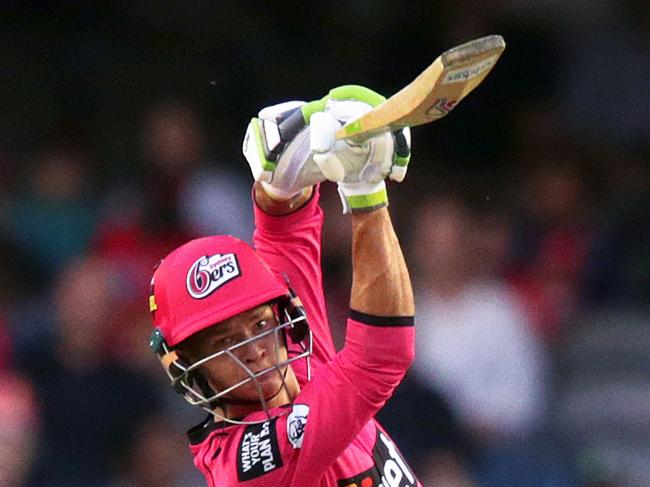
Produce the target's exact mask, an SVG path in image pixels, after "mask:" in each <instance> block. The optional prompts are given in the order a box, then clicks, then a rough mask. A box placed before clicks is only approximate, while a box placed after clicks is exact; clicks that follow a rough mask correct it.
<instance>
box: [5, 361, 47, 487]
mask: <svg viewBox="0 0 650 487" xmlns="http://www.w3.org/2000/svg"><path fill="white" fill-rule="evenodd" d="M0 411H2V414H0V486H2V487H27V486H32V485H33V486H34V487H36V486H37V485H38V484H31V483H27V478H28V476H29V473H30V469H31V466H32V462H33V460H34V457H35V454H36V453H37V451H38V444H39V412H38V406H37V401H36V396H35V394H34V390H33V387H32V384H31V383H30V382H29V381H28V380H27V379H26V378H25V377H21V376H20V375H17V374H15V373H13V372H11V371H9V370H7V369H5V370H2V367H0Z"/></svg>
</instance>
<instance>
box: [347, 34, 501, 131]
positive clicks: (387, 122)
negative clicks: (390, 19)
mask: <svg viewBox="0 0 650 487" xmlns="http://www.w3.org/2000/svg"><path fill="white" fill-rule="evenodd" d="M505 48H506V43H505V41H504V40H503V37H501V36H500V35H491V36H487V37H481V38H480V39H475V40H473V41H470V42H467V43H465V44H461V45H460V46H456V47H454V48H452V49H449V50H448V51H445V52H444V53H442V54H441V55H440V56H438V57H437V58H436V60H435V61H434V62H433V63H432V64H431V65H430V66H429V67H428V68H427V69H425V70H424V71H422V73H420V75H419V76H418V77H417V78H415V80H413V81H412V82H411V83H410V84H408V85H406V86H405V87H404V88H402V89H401V90H400V91H398V92H397V93H395V94H394V95H393V96H391V97H390V98H389V99H387V100H386V101H385V102H383V103H381V104H380V105H378V106H376V107H375V108H373V109H372V110H371V111H369V112H368V113H366V114H364V115H362V116H361V117H359V118H357V119H355V120H351V121H350V122H348V123H347V124H345V125H344V126H343V127H341V128H340V129H339V130H338V131H337V132H336V138H337V139H349V140H351V141H353V142H363V141H364V140H367V139H369V138H370V137H372V136H373V135H377V134H379V133H383V132H388V131H393V130H397V129H400V128H404V127H415V126H417V125H423V124H425V123H430V122H433V121H435V120H438V119H440V118H442V117H444V116H445V115H447V114H448V113H449V112H450V111H452V110H453V109H454V107H456V105H458V103H459V102H460V101H461V100H462V99H463V98H465V97H466V96H467V95H468V94H469V93H470V92H471V91H472V90H473V89H474V88H476V87H477V86H478V85H479V84H480V83H481V82H482V81H483V80H484V79H485V77H486V76H487V75H488V73H489V72H490V71H491V70H492V68H493V67H494V65H495V64H496V63H497V61H498V60H499V57H500V56H501V53H503V50H504V49H505Z"/></svg>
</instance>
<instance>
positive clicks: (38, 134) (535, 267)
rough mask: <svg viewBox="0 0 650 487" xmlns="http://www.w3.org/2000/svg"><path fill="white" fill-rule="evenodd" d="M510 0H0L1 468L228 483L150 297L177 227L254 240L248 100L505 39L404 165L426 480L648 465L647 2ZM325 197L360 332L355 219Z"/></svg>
mask: <svg viewBox="0 0 650 487" xmlns="http://www.w3.org/2000/svg"><path fill="white" fill-rule="evenodd" d="M216 3H219V2H216ZM479 3H480V2H479ZM490 3H493V5H492V8H491V9H485V8H477V5H478V4H477V3H476V2H472V1H471V0H462V1H456V2H431V5H429V2H427V3H426V5H425V3H424V2H422V3H417V4H414V5H412V6H411V7H409V8H407V7H405V6H402V5H401V3H399V2H389V1H386V2H381V3H380V4H378V5H374V4H373V5H371V2H366V1H360V2H350V3H344V4H343V3H341V4H339V3H337V2H334V4H336V5H333V6H330V7H328V6H321V7H319V9H320V10H318V11H317V12H309V14H310V15H312V14H313V15H316V16H317V17H318V18H321V19H322V22H321V23H319V22H316V21H313V22H309V28H310V29H313V30H308V29H307V27H306V25H304V24H303V23H301V21H300V19H301V16H304V15H306V14H307V13H308V12H307V10H308V9H307V7H305V6H304V5H303V6H298V5H296V6H295V9H291V12H290V13H287V12H286V11H285V10H282V9H280V8H279V7H278V8H277V9H276V8H274V6H273V2H268V3H265V4H264V6H261V5H257V4H256V5H255V6H253V5H252V4H250V5H249V4H248V2H232V4H229V5H228V6H225V5H221V6H218V7H217V6H210V2H198V4H197V6H196V7H197V8H196V11H193V12H191V13H189V12H187V11H185V10H184V9H183V8H182V7H181V3H180V2H175V1H172V0H166V1H165V2H161V5H163V6H164V8H162V7H161V8H155V9H154V8H153V7H152V8H151V9H148V8H147V7H144V6H142V5H141V6H138V7H135V6H128V5H126V4H124V5H122V3H120V2H116V3H115V5H114V6H113V7H107V6H105V5H102V6H100V5H99V4H97V5H95V4H93V3H92V2H91V3H90V4H88V3H85V2H69V3H66V2H53V3H52V5H50V6H37V5H36V4H33V3H29V2H27V3H26V4H24V5H23V4H22V3H21V2H15V5H14V4H12V2H9V3H8V6H7V7H3V8H5V9H6V12H4V13H6V16H5V18H6V23H5V25H4V26H3V27H2V29H5V30H6V32H7V33H8V34H11V35H10V38H12V39H15V42H14V43H13V45H12V46H11V47H10V48H9V49H8V50H6V51H5V52H4V53H3V54H2V55H3V56H5V58H6V61H7V66H9V67H12V66H14V67H16V69H15V70H13V71H12V70H11V69H10V70H9V71H10V72H12V73H13V75H14V79H15V80H16V82H17V83H23V85H22V86H23V87H22V88H21V89H15V88H12V89H9V88H7V92H8V93H10V94H11V95H12V96H8V97H7V99H8V100H7V109H6V110H5V111H4V113H3V116H4V117H5V120H4V121H3V122H2V125H1V126H2V129H3V131H4V134H3V135H2V136H0V168H1V170H0V262H2V264H0V487H59V486H84V487H149V486H156V487H159V486H172V487H173V486H194V485H196V486H199V485H204V483H203V480H202V479H201V478H200V477H199V476H198V472H196V471H195V470H194V469H193V467H192V465H191V457H190V454H189V450H188V448H187V446H186V443H185V438H184V429H187V428H189V427H190V426H192V425H193V424H194V423H195V422H198V421H200V420H201V419H202V416H203V413H201V411H198V410H196V411H194V410H192V409H191V408H190V407H189V406H186V405H185V404H184V402H183V400H182V399H181V398H180V397H178V396H176V395H175V394H174V393H173V391H172V390H171V388H170V387H169V385H168V384H167V381H166V378H165V376H164V374H163V373H162V370H161V369H160V366H159V365H158V363H157V361H156V359H155V358H154V357H153V354H151V352H150V351H149V350H148V344H147V343H148V337H149V334H150V331H151V323H150V318H149V316H148V309H147V306H146V298H147V293H148V286H149V279H150V276H151V273H152V270H153V267H154V265H155V264H156V263H157V262H158V261H159V260H160V259H161V258H162V257H164V255H165V254H166V253H167V252H169V251H170V250H171V249H173V248H174V247H176V246H177V245H179V244H180V243H182V242H184V241H186V240H188V239H190V238H193V237H196V236H201V235H206V234H223V233H226V234H233V235H236V236H238V237H240V238H243V239H244V240H248V241H251V239H252V230H253V222H252V211H251V206H252V205H251V201H250V186H251V179H250V175H249V173H248V168H247V165H246V163H245V161H244V159H243V157H242V156H241V155H240V154H239V147H240V144H241V137H242V136H243V130H244V127H245V123H246V118H247V117H250V116H251V115H253V114H254V113H255V112H256V110H257V109H259V108H261V107H262V106H264V105H266V104H269V103H274V102H279V101H285V100H286V99H288V98H296V97H302V96H305V97H311V98H318V97H320V96H322V95H323V93H324V92H326V91H327V90H328V89H329V88H330V87H332V86H335V85H337V84H346V83H351V82H354V83H360V84H366V85H367V86H369V87H371V88H375V89H377V90H378V91H384V92H386V93H387V94H389V93H391V92H393V91H396V90H397V89H398V88H399V87H400V86H401V85H403V84H404V83H405V82H407V81H408V80H409V79H410V78H411V77H413V76H415V75H416V74H417V73H418V72H419V71H420V70H421V69H422V68H423V67H425V66H426V65H427V64H428V63H429V62H431V60H432V58H433V57H434V56H435V55H437V54H438V53H439V52H441V51H442V50H443V49H445V48H447V47H451V46H453V45H456V44H458V43H460V42H462V41H465V40H468V39H471V38H475V37H479V36H480V35H483V34H488V33H501V34H502V35H504V37H505V38H506V41H507V42H508V44H509V46H508V49H507V51H506V54H505V55H504V57H503V59H502V60H501V62H500V64H499V65H498V66H497V68H496V69H495V70H494V72H493V74H491V75H490V77H489V78H488V79H487V80H486V82H485V84H484V85H483V86H481V87H480V88H478V89H477V91H476V93H474V94H472V95H471V96H470V97H469V98H468V99H467V100H465V101H464V102H463V103H462V104H461V106H459V107H458V108H457V109H456V111H454V112H453V113H452V114H451V115H450V116H449V117H448V118H446V119H444V120H442V121H440V122H437V123H436V124H435V126H433V125H432V126H428V127H424V128H419V129H414V130H413V139H414V141H413V157H412V164H411V168H410V169H409V176H408V177H407V180H406V181H405V183H403V184H402V185H399V186H398V185H394V184H393V185H390V186H389V195H390V196H391V213H392V215H393V218H394V221H395V224H396V226H397V227H398V233H399V235H400V240H401V242H402V244H403V246H404V248H405V252H406V257H407V261H408V263H409V267H410V269H411V271H412V278H413V281H414V284H415V291H416V298H417V301H416V302H417V330H418V350H417V352H418V353H417V359H416V363H415V365H414V367H413V369H412V371H411V372H409V374H408V375H407V378H406V379H405V381H404V383H403V384H402V386H400V388H399V389H398V391H397V392H396V394H395V396H394V398H393V399H392V400H391V401H390V402H389V403H388V405H387V406H386V407H385V409H384V410H383V411H382V413H381V417H380V419H381V421H382V422H383V423H384V424H385V425H386V426H387V428H388V430H389V431H390V432H391V434H392V435H393V436H394V437H395V439H396V441H397V443H398V444H399V445H400V447H401V449H402V451H403V452H404V454H405V455H406V456H407V457H408V458H409V460H410V461H411V462H412V464H413V465H414V467H415V470H416V472H417V473H418V475H419V476H420V477H421V480H422V482H423V483H424V485H427V486H428V485H444V486H452V487H453V486H459V487H460V486H473V485H476V486H517V485H526V486H551V487H554V486H558V487H564V486H567V487H569V486H575V487H596V486H599V487H608V486H611V487H614V486H643V485H650V461H648V458H650V440H649V438H650V435H649V433H650V414H649V411H650V374H648V370H649V369H650V306H649V304H650V232H648V230H647V228H648V226H649V225H650V164H649V163H648V162H649V161H648V159H650V128H649V127H650V100H649V99H648V97H649V96H650V95H649V94H650V90H648V89H647V86H646V85H647V79H650V41H648V39H650V7H649V6H648V4H647V2H644V1H640V0H639V1H635V0H626V1H623V2H613V1H608V0H599V1H586V0H583V1H576V2H570V3H571V5H570V6H568V5H567V4H566V2H562V1H559V0H556V1H554V0H544V1H514V0H499V1H495V2H490ZM253 8H255V9H261V10H262V12H257V13H256V15H251V14H250V12H249V10H250V9H253ZM163 12H166V13H163ZM261 14H263V15H261ZM333 18H336V20H337V22H336V23H333V22H332V21H331V19H333ZM359 18H361V19H363V20H364V22H363V25H364V29H365V30H364V33H363V34H359V33H356V34H355V33H353V36H354V35H356V36H357V37H356V38H355V40H356V41H357V42H348V40H347V39H346V36H347V35H350V31H351V30H353V29H352V26H354V25H356V22H357V21H358V19H359ZM426 18H431V22H432V23H431V24H428V23H426V22H424V21H423V19H426ZM52 19H57V21H58V24H57V23H56V22H54V21H53V20H52ZM206 19H211V20H210V21H209V22H208V21H207V20H206ZM328 19H329V20H328ZM233 22H236V25H237V28H236V29H235V28H232V25H231V24H232V23H233ZM287 23H291V25H292V26H293V25H295V28H290V29H285V28H283V25H287ZM229 26H230V28H229ZM136 27H137V28H136ZM222 31H223V32H227V33H228V35H227V36H225V37H224V36H223V35H222V34H223V32H222ZM325 34H327V35H326V36H325ZM361 35H363V36H364V37H358V36H361ZM48 36H52V38H53V39H56V42H53V43H48V44H47V47H45V41H46V40H47V39H48ZM115 36H117V38H119V39H120V41H119V42H118V41H116V40H115V39H116V37H115ZM251 36H253V37H252V38H251ZM28 37H29V39H30V41H29V42H28V41H27V40H26V39H27V38H28ZM386 37H388V38H389V39H390V41H386V40H385V38H386ZM324 38H327V39H328V43H327V45H326V44H325V43H324V41H323V39H324ZM109 39H112V40H109ZM305 39H306V41H305ZM381 39H383V40H381ZM145 40H146V42H145ZM372 40H376V41H377V42H376V44H375V45H372V42H370V41H372ZM380 40H381V41H380ZM361 41H363V42H361ZM40 42H43V46H41V45H40ZM330 42H331V43H332V44H333V45H330V44H329V43H330ZM121 43H123V44H124V45H121ZM235 45H236V46H237V47H233V46H235ZM35 46H41V47H42V51H38V49H37V48H36V47H35ZM351 46H354V48H352V47H351ZM39 48H40V47H39ZM272 49H275V51H274V50H272ZM283 51H286V52H284V53H283ZM32 52H40V53H41V54H43V55H44V56H46V57H47V58H48V59H47V61H39V60H37V59H36V56H34V57H31V58H28V56H27V54H28V53H32ZM402 52H408V53H410V55H409V56H408V57H407V58H406V57H404V56H403V55H402ZM292 56H293V58H292V60H291V62H289V61H288V58H290V57H292ZM314 59H316V61H317V63H316V65H315V64H314V62H313V60H314ZM358 59H365V60H367V62H364V63H361V65H359V64H360V63H359V62H358ZM395 60H398V61H399V63H400V69H397V70H395V69H394V68H395ZM23 61H24V62H23ZM18 66H20V68H18ZM277 66H281V67H282V69H273V67H277ZM50 67H52V72H51V77H52V81H53V84H52V86H51V87H47V86H46V85H47V84H46V83H45V81H44V80H41V79H40V77H39V76H38V73H41V72H45V70H46V69H49V68H50ZM2 83H4V81H3V82H2ZM199 84H200V88H197V86H198V85H199ZM3 86H4V85H3ZM28 89H31V90H33V91H30V92H28V91H27V90H28ZM147 90H148V91H147ZM215 100H217V101H216V102H215ZM30 110H32V111H31V112H30ZM322 194H323V200H322V201H323V206H324V207H325V210H326V216H327V219H326V226H325V229H324V238H323V245H324V257H323V266H324V267H323V268H324V279H325V288H326V296H327V297H328V306H329V309H330V319H331V325H332V328H333V332H334V335H335V339H336V341H337V343H338V345H339V346H340V345H342V337H343V325H344V323H345V317H346V314H347V308H348V296H349V294H348V293H349V283H350V267H349V264H350V258H349V235H348V234H347V233H346V232H345V229H346V228H347V224H346V222H345V218H344V217H343V216H342V215H341V214H340V207H339V201H338V196H337V194H336V190H335V187H333V186H332V185H323V187H322Z"/></svg>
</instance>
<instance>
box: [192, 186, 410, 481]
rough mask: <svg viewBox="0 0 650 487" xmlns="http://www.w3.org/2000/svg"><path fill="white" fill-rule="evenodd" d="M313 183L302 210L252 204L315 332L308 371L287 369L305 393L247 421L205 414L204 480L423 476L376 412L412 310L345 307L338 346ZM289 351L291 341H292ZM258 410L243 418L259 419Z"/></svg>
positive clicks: (396, 371)
mask: <svg viewBox="0 0 650 487" xmlns="http://www.w3.org/2000/svg"><path fill="white" fill-rule="evenodd" d="M318 200H319V194H318V191H315V194H314V197H313V198H312V199H311V201H310V202H309V203H308V204H307V205H305V206H304V207H302V208H301V209H299V210H298V211H296V212H294V213H291V214H289V215H284V216H270V215H267V214H265V213H263V212H262V211H261V210H260V209H259V208H255V220H256V231H255V236H254V241H255V246H256V249H257V252H258V253H259V255H260V256H261V257H262V258H263V259H264V260H265V261H266V262H267V263H268V264H269V265H270V266H271V268H273V269H274V270H275V271H276V272H282V273H285V274H286V275H287V276H288V277H289V280H290V284H291V286H292V288H293V289H294V291H295V292H296V294H297V295H298V296H299V297H300V299H301V300H302V302H303V305H304V306H305V310H306V313H307V319H308V322H309V326H310V328H311V330H312V331H313V333H314V337H315V338H314V339H315V342H314V354H313V356H312V364H313V370H314V371H313V377H312V380H311V381H309V382H307V381H306V366H305V364H304V363H300V362H294V363H293V364H292V367H293V368H294V370H295V371H296V375H297V376H298V379H299V381H300V384H301V392H300V394H298V396H297V397H296V398H295V401H294V403H293V404H292V405H287V406H284V407H280V408H275V409H273V410H271V412H272V417H273V418H272V419H270V420H267V421H265V422H263V423H259V424H253V425H232V424H229V423H224V422H220V423H215V422H214V418H213V417H212V416H210V417H209V418H208V420H206V421H205V422H203V423H202V424H200V425H198V426H196V427H195V428H193V429H192V430H190V432H189V433H188V435H189V438H190V449H191V451H192V453H193V455H194V464H195V465H196V466H197V467H198V468H199V470H201V472H203V474H204V475H205V478H206V480H207V482H208V486H210V487H216V486H231V485H246V486H260V487H261V486H272V487H285V486H287V487H288V486H293V487H317V486H323V487H324V486H332V487H334V486H346V487H379V486H381V487H407V486H408V487H415V486H421V484H420V483H419V482H418V481H417V479H416V478H415V476H414V474H413V471H412V470H411V468H410V467H409V466H408V465H407V464H406V462H405V461H404V459H403V457H402V456H401V454H400V453H399V451H398V450H397V447H396V446H395V444H394V443H393V441H392V440H391V439H390V437H389V436H388V434H387V433H386V432H385V431H384V430H383V429H382V428H381V426H380V425H379V424H378V423H377V421H376V420H375V419H374V416H375V414H376V413H377V411H379V409H380V408H381V407H382V406H383V405H384V403H385V402H386V401H387V400H388V398H389V397H390V396H391V395H392V393H393V390H394V389H395V387H397V385H398V384H399V382H400V381H401V380H402V378H403V376H404V374H405V372H406V370H407V368H408V367H409V365H410V363H411V361H412V359H413V355H414V337H415V331H414V327H413V318H412V317H400V318H390V317H377V316H369V315H364V314H361V313H357V312H354V311H351V314H350V319H348V323H347V334H346V339H345V346H344V347H343V349H342V350H341V351H340V352H339V353H335V349H334V345H333V342H332V338H331V334H330V330H329V325H328V322H327V316H326V311H325V299H324V296H323V289H322V276H321V267H320V261H321V253H320V252H321V249H320V241H321V229H322V222H323V214H322V211H321V209H320V207H319V206H318ZM289 348H290V349H291V346H290V347H289ZM265 417H266V416H265V414H264V412H262V411H259V412H255V413H252V414H250V415H248V416H247V417H246V418H245V420H247V421H255V420H260V419H263V418H265Z"/></svg>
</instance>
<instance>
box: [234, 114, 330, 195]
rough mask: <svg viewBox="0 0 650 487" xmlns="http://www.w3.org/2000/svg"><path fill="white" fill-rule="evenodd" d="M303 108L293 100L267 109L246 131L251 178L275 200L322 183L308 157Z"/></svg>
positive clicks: (253, 120) (309, 156)
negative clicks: (301, 109)
mask: <svg viewBox="0 0 650 487" xmlns="http://www.w3.org/2000/svg"><path fill="white" fill-rule="evenodd" d="M303 105H305V102H300V101H296V102H286V103H280V104H279V105H273V106H271V107H266V108H264V109H263V110H261V111H260V112H259V114H258V117H259V118H253V119H252V120H251V122H250V123H249V124H248V128H247V130H246V135H245V137H244V144H243V153H244V156H245V158H246V160H247V161H248V164H249V166H250V168H251V172H252V174H253V178H254V179H255V181H258V182H260V183H261V184H262V186H263V187H264V190H265V191H266V192H267V193H268V194H269V195H270V196H272V197H274V198H276V199H289V198H291V197H292V196H294V195H296V194H298V193H299V192H300V191H301V190H302V189H304V188H306V187H309V186H313V185H314V184H316V183H318V182H321V181H323V180H325V176H324V175H323V173H322V172H321V171H320V169H319V168H318V166H317V165H316V164H315V163H314V161H313V160H312V158H311V155H310V150H309V130H308V128H307V125H306V123H305V120H304V117H303V115H302V112H301V111H300V107H302V106H303Z"/></svg>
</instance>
